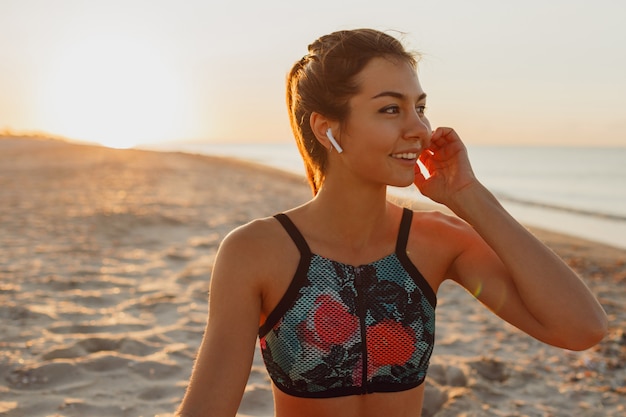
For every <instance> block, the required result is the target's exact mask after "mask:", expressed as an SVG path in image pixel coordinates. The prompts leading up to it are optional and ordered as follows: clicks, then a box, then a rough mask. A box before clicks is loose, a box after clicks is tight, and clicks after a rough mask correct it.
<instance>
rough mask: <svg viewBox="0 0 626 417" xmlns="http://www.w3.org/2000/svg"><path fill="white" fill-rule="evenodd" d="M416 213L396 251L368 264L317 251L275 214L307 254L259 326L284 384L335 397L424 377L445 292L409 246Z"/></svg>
mask: <svg viewBox="0 0 626 417" xmlns="http://www.w3.org/2000/svg"><path fill="white" fill-rule="evenodd" d="M412 216H413V212H412V211H411V210H409V209H404V212H403V215H402V221H401V224H400V230H399V233H398V239H397V243H396V251H395V253H392V254H391V255H388V256H386V257H384V258H382V259H380V260H378V261H376V262H373V263H371V264H368V265H362V266H351V265H346V264H343V263H340V262H336V261H332V260H330V259H327V258H324V257H321V256H318V255H316V254H313V253H311V251H310V250H309V246H308V245H307V243H306V241H305V239H304V237H303V236H302V235H301V234H300V232H299V230H298V229H297V228H296V226H295V225H294V224H293V222H291V220H290V219H289V217H287V216H286V215H285V214H282V213H281V214H277V215H276V216H275V218H276V219H277V220H278V221H279V222H280V223H281V224H282V226H283V227H284V228H285V230H286V231H287V232H288V233H289V235H290V236H291V238H292V240H293V241H294V243H295V244H296V246H297V247H298V249H299V250H300V255H301V257H300V263H299V265H298V269H297V271H296V273H295V276H294V278H293V280H292V282H291V283H290V285H289V288H288V289H287V292H286V293H285V295H284V296H283V298H282V299H281V300H280V302H279V303H278V305H277V306H276V308H275V309H274V310H273V311H272V312H271V313H270V315H269V316H268V318H267V320H266V322H265V323H264V324H263V325H262V326H261V327H260V328H259V339H260V345H261V352H262V354H263V360H264V361H265V365H266V367H267V371H268V373H269V375H270V377H271V379H272V381H273V382H274V384H275V385H276V386H277V387H278V388H279V389H280V390H281V391H283V392H285V393H287V394H290V395H293V396H297V397H307V398H330V397H340V396H346V395H358V394H367V393H371V392H397V391H404V390H408V389H411V388H414V387H416V386H418V385H420V384H422V383H423V382H424V379H425V378H426V371H427V369H428V362H429V359H430V355H431V353H432V350H433V347H434V340H435V306H436V303H437V298H436V295H435V293H434V292H433V290H432V288H431V287H430V285H429V284H428V282H427V281H426V280H425V279H424V277H423V276H422V274H421V273H420V272H419V271H418V270H417V268H416V267H415V265H413V263H412V262H411V261H410V259H409V257H408V256H407V254H406V244H407V240H408V236H409V230H410V228H411V219H412Z"/></svg>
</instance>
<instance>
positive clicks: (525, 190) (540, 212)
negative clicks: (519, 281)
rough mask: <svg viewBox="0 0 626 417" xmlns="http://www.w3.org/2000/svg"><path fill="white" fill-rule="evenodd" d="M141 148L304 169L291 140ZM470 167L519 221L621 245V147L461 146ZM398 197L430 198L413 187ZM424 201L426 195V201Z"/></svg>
mask: <svg viewBox="0 0 626 417" xmlns="http://www.w3.org/2000/svg"><path fill="white" fill-rule="evenodd" d="M149 149H152V150H162V151H165V150H167V151H183V152H190V153H197V154H203V155H213V156H227V157H231V158H237V159H241V160H245V161H249V162H254V163H258V164H262V165H267V166H271V167H274V168H278V169H281V170H284V171H287V172H291V173H296V174H300V175H303V176H304V166H303V164H302V160H301V158H300V155H299V154H298V150H297V148H296V146H295V144H293V143H289V142H288V143H236V144H222V143H176V144H162V145H158V146H156V145H155V146H152V147H150V148H149ZM468 152H469V156H470V161H471V163H472V167H473V169H474V172H475V174H476V176H477V177H478V179H479V180H480V181H481V182H482V183H483V184H484V185H485V186H487V187H488V188H489V189H490V190H491V191H492V192H493V193H494V195H496V197H497V198H498V199H499V200H500V202H501V203H502V205H503V206H504V207H505V208H506V209H507V210H508V211H509V212H510V213H511V214H512V215H513V216H514V217H515V218H516V219H518V220H519V221H520V222H522V223H523V224H526V225H528V226H535V227H540V228H544V229H548V230H552V231H556V232H562V233H566V234H569V235H573V236H578V237H582V238H585V239H589V240H592V241H596V242H600V243H604V244H608V245H611V246H615V247H618V248H622V249H626V147H597V148H592V147H543V146H485V145H474V146H468ZM389 193H390V194H393V195H397V196H399V197H403V198H408V199H414V200H416V201H421V202H431V201H430V200H428V199H427V198H426V197H424V196H422V195H421V194H420V193H419V191H418V190H417V188H416V187H415V186H410V187H407V188H396V187H390V189H389ZM431 203H432V202H431Z"/></svg>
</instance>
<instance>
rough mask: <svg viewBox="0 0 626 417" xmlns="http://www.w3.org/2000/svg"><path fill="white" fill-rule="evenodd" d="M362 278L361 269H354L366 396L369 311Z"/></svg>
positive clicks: (363, 381) (362, 382)
mask: <svg viewBox="0 0 626 417" xmlns="http://www.w3.org/2000/svg"><path fill="white" fill-rule="evenodd" d="M362 282H363V280H362V278H361V267H358V266H357V267H355V268H354V290H355V291H356V302H357V314H358V316H359V323H360V325H361V355H362V357H363V360H362V366H363V368H362V370H361V388H362V390H363V393H364V394H366V393H367V392H368V388H367V367H368V363H367V329H366V325H365V316H366V315H367V309H366V305H365V299H364V296H365V294H363V292H362V291H361V286H362Z"/></svg>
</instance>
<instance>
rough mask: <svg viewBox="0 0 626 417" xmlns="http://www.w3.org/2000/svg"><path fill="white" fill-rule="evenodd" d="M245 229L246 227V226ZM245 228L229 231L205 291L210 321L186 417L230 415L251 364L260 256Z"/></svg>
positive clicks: (183, 409) (189, 391) (184, 403)
mask: <svg viewBox="0 0 626 417" xmlns="http://www.w3.org/2000/svg"><path fill="white" fill-rule="evenodd" d="M248 227H249V226H248ZM249 235H250V233H249V231H248V230H246V228H245V227H244V228H242V229H238V230H236V231H235V232H233V233H231V234H230V235H229V236H227V238H226V239H225V240H224V241H223V242H222V244H221V246H220V249H219V251H218V254H217V258H216V261H215V265H214V268H213V272H212V275H211V286H210V291H209V319H208V323H207V327H206V331H205V334H204V337H203V340H202V344H201V346H200V349H199V351H198V356H197V358H196V362H195V365H194V368H193V372H192V375H191V379H190V382H189V386H188V388H187V392H186V393H185V396H184V398H183V401H182V403H181V405H180V407H179V409H178V411H177V414H176V415H177V416H181V417H182V416H185V417H201V416H202V417H204V416H211V417H226V416H228V417H233V416H235V414H236V413H237V409H238V408H239V403H240V402H241V398H242V395H243V392H244V390H245V386H246V382H247V379H248V376H249V373H250V368H251V366H252V360H253V356H254V349H255V344H256V337H257V333H258V326H259V317H260V311H261V289H260V284H259V283H260V279H259V278H258V264H257V263H255V262H254V259H255V254H258V246H256V247H255V245H254V239H249Z"/></svg>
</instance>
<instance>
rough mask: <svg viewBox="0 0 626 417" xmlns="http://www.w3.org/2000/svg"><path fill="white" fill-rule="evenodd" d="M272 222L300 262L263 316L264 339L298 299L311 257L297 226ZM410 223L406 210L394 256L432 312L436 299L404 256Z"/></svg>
mask: <svg viewBox="0 0 626 417" xmlns="http://www.w3.org/2000/svg"><path fill="white" fill-rule="evenodd" d="M274 218H275V219H276V220H278V221H279V222H280V224H281V225H282V226H283V228H284V229H285V231H286V232H287V233H288V234H289V237H291V239H292V241H293V242H294V244H295V245H296V247H297V248H298V250H299V251H300V261H299V262H298V268H297V269H296V272H295V274H294V276H293V279H292V280H291V282H290V283H289V286H288V287H287V291H286V292H285V294H284V295H283V296H282V297H281V298H280V301H279V302H278V304H277V305H276V306H275V307H274V309H273V310H272V311H271V312H270V314H269V315H268V316H267V318H266V320H265V322H264V323H263V324H262V325H261V326H260V327H259V336H260V337H263V336H265V335H266V334H267V333H268V332H269V331H270V330H271V329H272V328H273V327H274V326H275V325H276V323H277V322H278V320H280V318H281V317H282V316H283V314H284V313H285V312H286V311H287V310H288V309H289V306H290V305H291V303H292V302H293V300H294V299H295V298H296V297H297V296H298V291H299V290H300V288H301V287H302V286H303V285H305V284H306V282H307V279H308V278H307V271H308V269H309V265H310V263H311V257H312V256H313V253H312V252H311V249H310V248H309V245H308V244H307V242H306V239H305V238H304V236H302V233H300V230H298V228H297V226H296V225H295V224H294V223H293V222H292V221H291V219H290V218H289V216H287V215H286V214H284V213H279V214H276V215H275V216H274ZM412 219H413V211H412V210H411V209H409V208H406V207H404V208H403V211H402V219H401V220H400V228H399V231H398V237H397V240H396V248H395V254H396V256H397V257H398V259H399V260H400V263H401V264H402V266H403V267H404V269H405V270H406V271H407V272H408V273H409V275H410V276H411V277H412V278H413V280H414V281H415V284H416V285H417V286H418V287H419V288H421V290H422V293H423V294H424V296H425V297H426V299H427V300H428V302H429V303H430V305H432V306H433V308H434V307H435V306H436V305H437V295H436V294H435V292H434V291H433V289H432V287H431V286H430V284H429V283H428V281H426V279H425V278H424V276H423V275H422V273H421V272H420V271H419V269H417V267H416V266H415V265H414V264H413V262H412V261H411V259H410V258H409V256H408V255H407V252H406V246H407V243H408V239H409V234H410V231H411V222H412ZM387 256H389V255H387ZM384 258H385V257H384ZM384 258H381V259H384Z"/></svg>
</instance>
